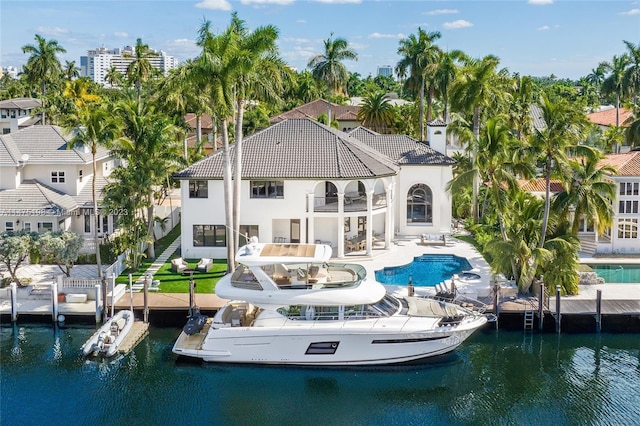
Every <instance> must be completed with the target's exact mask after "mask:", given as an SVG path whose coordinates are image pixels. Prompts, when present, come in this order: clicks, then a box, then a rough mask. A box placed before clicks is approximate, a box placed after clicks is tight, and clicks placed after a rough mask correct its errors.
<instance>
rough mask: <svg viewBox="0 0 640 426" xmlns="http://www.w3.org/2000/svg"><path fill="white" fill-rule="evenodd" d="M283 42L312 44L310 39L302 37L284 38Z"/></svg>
mask: <svg viewBox="0 0 640 426" xmlns="http://www.w3.org/2000/svg"><path fill="white" fill-rule="evenodd" d="M281 40H282V41H284V42H287V43H297V44H302V43H310V42H311V40H309V39H308V38H301V37H284V38H282V39H281Z"/></svg>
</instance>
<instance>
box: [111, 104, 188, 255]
mask: <svg viewBox="0 0 640 426" xmlns="http://www.w3.org/2000/svg"><path fill="white" fill-rule="evenodd" d="M114 114H115V115H116V116H117V117H118V119H119V121H120V122H121V123H122V133H123V135H124V136H125V137H126V138H127V141H128V143H127V144H121V145H120V146H119V147H117V148H116V149H114V153H115V154H116V155H118V156H119V157H120V158H124V159H126V160H127V167H131V168H133V169H134V170H135V171H136V177H135V182H136V185H137V190H138V193H139V194H140V196H141V202H140V205H139V206H138V207H139V208H143V209H146V220H145V222H146V225H147V231H146V241H147V242H148V245H147V258H149V259H154V258H155V257H156V256H155V247H154V240H155V236H154V232H153V227H154V224H155V223H154V218H155V203H156V192H158V190H159V188H162V187H163V186H164V185H166V182H167V177H168V176H170V175H171V174H172V173H173V172H174V171H177V169H178V168H179V167H180V166H183V165H184V162H182V161H181V158H182V157H181V156H180V150H181V144H180V142H179V139H178V137H177V136H178V134H179V129H178V128H177V127H176V126H175V125H174V124H173V122H172V120H171V118H170V117H168V116H167V115H165V114H161V113H158V112H156V110H155V108H154V107H153V106H150V105H143V106H141V105H139V104H138V103H137V101H123V102H120V103H119V104H118V105H117V106H116V108H115V109H114Z"/></svg>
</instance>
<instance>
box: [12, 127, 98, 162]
mask: <svg viewBox="0 0 640 426" xmlns="http://www.w3.org/2000/svg"><path fill="white" fill-rule="evenodd" d="M71 138H72V135H69V134H66V133H65V131H64V130H63V129H62V128H61V127H58V126H51V125H46V126H31V127H27V128H25V129H21V130H18V131H17V132H13V133H8V134H6V135H2V136H0V164H7V163H9V164H15V165H17V164H18V163H19V162H20V161H21V160H22V159H23V156H25V154H26V155H27V156H28V161H27V163H33V164H87V163H91V161H92V159H91V152H84V151H83V150H81V149H79V148H73V149H67V142H68V141H70V140H71ZM108 156H109V151H108V150H107V149H106V148H103V147H99V148H98V152H97V155H96V159H102V158H105V157H108ZM25 158H27V157H25Z"/></svg>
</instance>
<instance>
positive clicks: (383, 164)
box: [174, 118, 454, 258]
mask: <svg viewBox="0 0 640 426" xmlns="http://www.w3.org/2000/svg"><path fill="white" fill-rule="evenodd" d="M445 134H446V125H445V123H444V122H440V121H433V122H431V123H430V125H429V127H428V137H429V144H427V143H423V142H419V141H416V140H415V139H412V138H410V137H408V136H403V135H381V134H378V133H375V132H372V131H370V130H368V129H365V128H362V127H357V128H355V129H353V130H351V131H349V132H342V131H339V130H336V129H333V128H330V127H327V126H325V125H323V124H320V123H318V122H317V121H314V120H311V119H308V118H289V119H285V120H283V121H280V122H278V123H277V124H274V125H272V126H271V127H269V128H267V129H264V130H262V131H259V132H257V133H255V134H253V135H251V136H249V137H247V138H245V139H244V140H243V142H242V152H243V155H242V183H241V196H240V200H241V201H240V205H241V207H240V228H241V229H240V233H241V234H242V235H243V236H248V237H252V236H257V237H258V239H259V240H261V241H273V242H282V243H310V242H322V243H325V244H328V245H331V246H332V247H333V248H334V255H337V257H344V256H345V254H346V253H348V252H349V251H351V250H354V251H355V250H358V251H361V252H363V253H366V254H367V255H371V253H372V250H373V248H374V247H376V246H377V247H380V248H383V247H389V246H390V245H391V242H392V240H393V239H395V237H396V236H399V235H411V236H417V235H421V234H430V235H434V236H435V235H437V236H443V235H447V234H450V232H451V199H450V197H449V194H448V193H447V191H446V190H445V187H446V185H447V183H448V182H449V181H450V180H451V179H452V168H453V164H454V161H453V160H452V159H451V158H449V157H448V156H447V155H446V154H445V152H446V139H445ZM230 154H231V158H232V164H233V158H234V155H235V146H234V145H231V147H230ZM222 157H223V152H222V150H218V151H216V152H215V153H214V154H212V155H210V156H208V157H206V158H204V159H202V160H200V161H198V162H196V163H194V164H193V165H191V166H190V167H188V168H186V169H184V170H182V171H181V172H179V173H177V174H175V175H174V177H175V178H176V179H178V180H180V182H181V198H182V223H181V226H182V256H183V257H187V258H198V257H208V258H226V241H227V234H228V232H230V231H229V230H228V229H226V226H225V212H224V189H223V186H224V184H223V178H222V174H223V173H222V170H223V162H222V161H223V158H222ZM243 242H244V241H243V239H242V238H241V244H242V243H243Z"/></svg>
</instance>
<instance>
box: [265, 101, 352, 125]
mask: <svg viewBox="0 0 640 426" xmlns="http://www.w3.org/2000/svg"><path fill="white" fill-rule="evenodd" d="M328 107H329V103H328V102H327V101H326V100H324V99H316V100H315V101H311V102H309V103H306V104H304V105H300V106H299V107H296V108H294V109H292V110H291V111H287V112H283V113H282V114H279V115H276V116H275V117H271V118H270V119H269V121H270V122H271V124H275V123H279V122H281V121H282V120H286V119H288V118H311V119H314V120H316V119H317V118H318V117H319V116H320V115H322V114H325V115H326V114H327V110H328ZM358 111H360V106H356V105H338V104H334V103H333V102H331V119H332V120H333V119H335V120H338V121H357V120H358V119H357V115H358Z"/></svg>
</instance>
